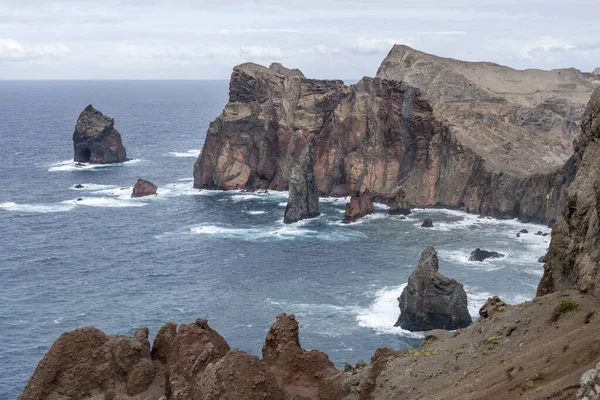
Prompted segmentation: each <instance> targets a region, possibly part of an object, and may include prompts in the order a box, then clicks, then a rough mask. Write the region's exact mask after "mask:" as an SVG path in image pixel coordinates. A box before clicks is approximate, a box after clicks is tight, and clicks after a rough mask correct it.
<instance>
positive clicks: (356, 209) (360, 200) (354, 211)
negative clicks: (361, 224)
mask: <svg viewBox="0 0 600 400" xmlns="http://www.w3.org/2000/svg"><path fill="white" fill-rule="evenodd" d="M369 214H373V196H371V192H369V190H368V189H367V190H365V191H364V193H360V194H354V195H352V197H351V198H350V203H347V204H346V212H345V213H344V223H350V222H355V221H357V220H358V219H360V218H362V217H364V216H367V215H369Z"/></svg>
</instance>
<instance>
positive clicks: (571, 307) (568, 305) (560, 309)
mask: <svg viewBox="0 0 600 400" xmlns="http://www.w3.org/2000/svg"><path fill="white" fill-rule="evenodd" d="M578 309H579V304H577V302H575V301H574V300H573V299H571V298H570V297H568V298H566V299H560V300H559V301H558V302H557V303H556V306H554V310H552V317H551V320H552V322H556V321H558V319H559V318H560V317H561V315H563V314H566V313H568V312H570V311H575V310H578Z"/></svg>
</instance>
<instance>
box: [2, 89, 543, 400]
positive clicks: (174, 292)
mask: <svg viewBox="0 0 600 400" xmlns="http://www.w3.org/2000/svg"><path fill="white" fill-rule="evenodd" d="M227 92H228V82H227V81H0V119H1V121H2V124H1V125H0V144H1V146H0V148H1V151H0V165H1V167H0V188H1V190H0V343H2V346H0V399H14V398H16V396H17V395H18V394H19V393H21V392H22V390H23V388H24V386H25V384H26V383H27V379H28V378H29V376H30V375H31V374H32V373H33V371H34V370H35V367H36V365H37V363H38V362H39V361H40V360H41V358H42V357H43V356H44V354H45V353H46V352H47V351H48V349H49V348H50V346H51V345H52V343H53V342H54V340H56V339H57V338H58V337H59V336H60V334H61V333H63V332H65V331H70V330H73V329H75V328H77V327H82V326H96V327H98V328H100V329H102V330H103V331H104V332H105V333H107V334H111V335H113V334H124V335H132V334H133V333H134V332H135V330H136V329H137V328H139V327H143V326H147V327H149V328H150V334H151V337H153V336H154V335H155V334H156V332H157V331H158V329H159V328H160V327H161V326H162V325H163V324H164V323H165V322H167V321H169V320H174V321H176V322H178V323H190V322H193V321H194V320H196V319H197V318H206V319H208V320H209V324H210V325H211V327H213V328H214V329H216V330H217V331H218V332H219V333H220V334H221V335H222V336H223V337H224V338H225V339H226V340H227V342H228V343H229V345H230V346H231V347H232V348H239V349H242V350H245V351H248V352H251V353H254V354H260V351H261V348H262V345H263V343H264V340H265V336H266V333H267V331H268V329H269V327H270V325H271V323H272V322H274V321H275V317H276V316H277V314H279V313H281V312H286V313H288V314H289V313H293V314H295V315H296V317H297V319H298V320H299V323H300V341H301V345H302V346H303V347H304V348H306V349H319V350H322V351H324V352H326V353H327V354H328V355H329V357H330V358H331V360H332V361H333V362H334V363H335V364H336V365H337V366H340V367H341V366H343V365H344V363H345V362H350V363H355V362H357V361H358V360H366V361H368V360H369V359H370V357H371V356H372V355H373V353H374V352H375V349H377V348H378V347H384V346H387V347H394V348H402V347H406V346H414V345H417V344H418V343H419V341H420V339H421V338H422V333H413V332H407V331H404V330H402V329H400V328H395V327H393V324H394V323H395V321H396V320H397V318H398V315H399V309H398V302H397V297H398V296H399V295H400V293H401V291H402V288H403V287H404V286H405V285H406V282H407V279H408V276H409V275H410V273H411V272H412V270H413V269H414V267H415V266H416V265H417V263H418V261H419V256H420V253H421V251H422V249H423V248H424V247H425V246H427V245H433V246H435V248H436V250H437V251H438V255H439V257H440V272H441V273H442V274H444V275H446V276H448V277H452V278H455V279H457V280H458V281H459V282H461V283H462V284H464V285H465V289H466V291H467V294H468V298H469V310H470V312H471V314H472V316H473V317H474V318H476V317H477V311H478V309H479V307H480V306H481V305H482V304H483V303H484V302H485V300H486V299H487V297H488V296H491V295H499V296H500V297H501V298H502V299H503V300H504V301H506V302H508V303H519V302H523V301H526V300H529V299H531V298H533V297H534V296H535V288H536V286H537V283H538V282H539V280H540V278H541V276H542V273H543V267H542V264H541V263H538V262H537V259H538V258H539V257H540V256H542V255H544V254H545V252H546V249H547V247H548V245H549V241H550V237H549V236H545V237H544V236H536V235H534V234H533V233H534V232H537V231H542V232H544V233H549V232H550V230H549V228H547V227H545V226H541V225H533V224H525V223H521V222H519V221H516V220H495V219H489V218H478V217H477V216H476V215H469V214H466V213H463V212H459V211H453V210H442V209H419V210H415V212H414V213H413V214H411V215H410V216H409V217H408V218H407V219H401V217H398V216H389V215H388V214H387V208H386V207H385V206H382V205H377V206H376V210H375V213H374V214H373V215H371V216H368V217H366V218H365V219H363V220H361V221H360V222H358V223H355V224H349V225H345V224H342V223H341V221H342V219H343V212H344V207H345V203H346V201H347V200H348V199H340V198H322V199H321V202H320V207H321V212H322V214H321V216H319V217H317V218H315V219H312V220H305V221H301V222H299V223H297V224H293V225H287V226H286V225H284V224H283V222H282V221H283V212H284V209H285V204H286V201H287V193H285V192H268V193H245V192H242V191H232V192H220V191H205V190H202V191H201V190H195V189H193V182H192V176H193V172H192V171H193V164H194V161H195V160H196V156H197V155H198V153H199V151H200V149H201V148H202V144H203V141H204V137H205V133H206V130H207V128H208V124H209V123H210V121H212V120H214V119H215V118H216V117H217V116H218V115H219V114H220V113H221V111H222V109H223V107H224V105H225V104H226V102H227V95H228V93H227ZM90 103H91V104H93V105H94V107H96V108H97V109H99V110H100V111H102V112H103V113H105V114H106V115H109V116H111V117H113V118H114V119H115V127H116V128H117V129H118V130H119V132H120V133H121V135H122V136H123V144H124V145H125V147H126V148H127V155H128V157H130V158H133V160H132V161H129V162H127V163H124V164H119V165H108V166H91V165H90V166H84V167H78V166H75V165H74V163H73V160H72V158H73V144H72V134H73V130H74V126H75V122H76V120H77V117H78V116H79V113H80V112H81V111H82V110H83V108H84V107H85V106H86V105H88V104H90ZM139 177H141V178H144V179H148V180H150V181H152V182H154V183H155V184H157V185H158V187H159V190H158V196H156V197H152V198H148V197H146V198H140V199H131V198H130V194H131V190H132V186H133V184H134V183H135V182H136V180H137V179H138V178H139ZM78 184H81V185H83V186H84V187H83V188H82V189H76V188H75V185H78ZM78 199H81V200H79V201H78ZM427 217H431V218H432V219H433V221H434V225H435V227H434V228H431V229H425V228H421V227H420V225H421V222H422V221H423V219H425V218H427ZM523 228H525V229H528V230H529V232H530V233H528V234H523V235H521V236H520V237H517V236H516V233H517V232H519V231H520V230H521V229H523ZM477 247H480V248H483V249H486V250H494V251H498V252H501V253H504V254H505V255H506V257H504V258H501V259H495V260H491V261H486V262H469V261H467V259H468V256H469V253H470V252H471V251H472V250H474V249H475V248H477Z"/></svg>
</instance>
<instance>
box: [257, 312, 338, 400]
mask: <svg viewBox="0 0 600 400" xmlns="http://www.w3.org/2000/svg"><path fill="white" fill-rule="evenodd" d="M298 330H299V328H298V321H296V318H295V316H294V315H293V314H292V315H289V316H288V315H286V314H284V313H282V314H279V315H278V316H277V320H276V321H275V322H274V323H273V325H271V329H270V330H269V333H268V334H267V338H266V340H265V344H264V345H263V348H262V354H263V362H264V363H265V364H266V365H267V366H268V367H269V368H270V369H271V371H273V373H274V374H275V376H276V377H277V381H278V382H280V385H281V387H282V388H283V390H284V392H285V394H286V399H296V398H301V399H307V400H308V399H311V400H321V399H322V400H329V399H330V400H335V399H341V398H343V397H344V395H346V389H345V388H344V384H343V376H342V372H341V371H340V370H338V369H337V368H335V366H334V365H333V363H332V362H331V361H330V360H329V357H327V354H325V353H322V352H320V351H318V350H311V351H306V350H304V349H303V348H302V347H300V339H299V335H298ZM298 396H300V397H298Z"/></svg>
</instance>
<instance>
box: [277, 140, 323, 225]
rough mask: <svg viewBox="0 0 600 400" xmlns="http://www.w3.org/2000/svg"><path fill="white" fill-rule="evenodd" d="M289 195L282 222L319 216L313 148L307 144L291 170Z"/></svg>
mask: <svg viewBox="0 0 600 400" xmlns="http://www.w3.org/2000/svg"><path fill="white" fill-rule="evenodd" d="M289 191H290V195H289V198H288V202H287V206H286V207H285V214H284V216H283V222H284V223H286V224H291V223H294V222H298V221H300V220H301V219H306V218H314V217H316V216H318V215H319V192H318V189H317V183H316V181H315V175H314V171H313V147H312V144H311V143H308V144H307V145H306V146H305V147H304V150H302V154H301V155H300V158H299V159H298V162H297V164H296V165H295V166H294V167H293V168H292V173H291V175H290V188H289Z"/></svg>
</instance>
